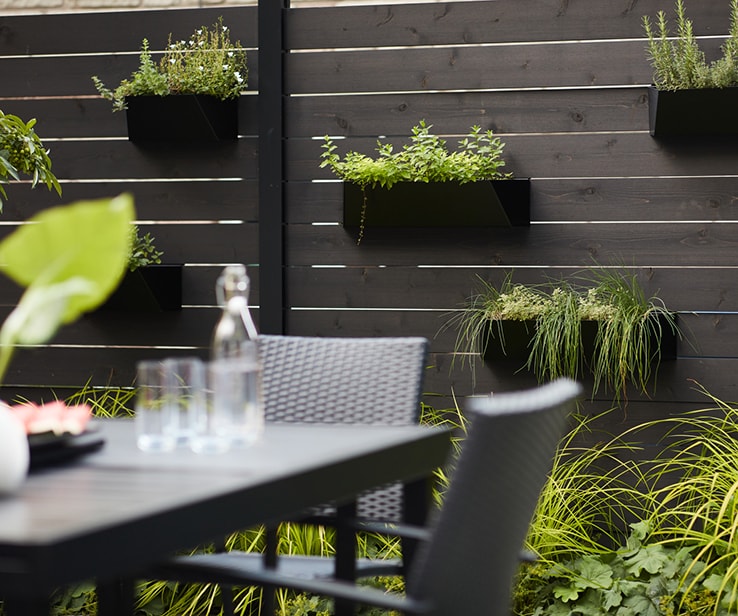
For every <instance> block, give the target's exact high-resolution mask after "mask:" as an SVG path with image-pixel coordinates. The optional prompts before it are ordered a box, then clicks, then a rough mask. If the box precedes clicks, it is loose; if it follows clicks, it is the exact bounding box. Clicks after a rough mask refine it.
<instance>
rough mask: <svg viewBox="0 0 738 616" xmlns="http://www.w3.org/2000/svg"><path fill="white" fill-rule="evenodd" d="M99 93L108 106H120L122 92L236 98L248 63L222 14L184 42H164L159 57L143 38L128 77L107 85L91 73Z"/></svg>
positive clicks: (246, 77) (221, 98)
mask: <svg viewBox="0 0 738 616" xmlns="http://www.w3.org/2000/svg"><path fill="white" fill-rule="evenodd" d="M92 81H93V82H94V84H95V87H96V88H97V91H98V92H99V93H100V95H101V96H103V97H104V98H107V99H108V100H110V101H111V102H112V103H113V110H114V111H120V110H122V109H125V108H126V101H125V99H126V97H127V96H167V95H169V94H203V95H208V96H213V97H215V98H218V99H220V100H228V99H233V98H238V96H239V95H240V93H241V91H242V90H243V89H244V88H246V84H247V81H248V68H247V65H246V52H245V51H244V49H243V47H241V43H240V42H239V41H236V42H235V43H234V42H232V41H231V37H230V31H229V29H228V28H227V27H226V26H224V25H223V18H222V17H221V18H220V19H218V21H217V22H216V23H215V24H213V26H212V29H208V28H207V27H205V26H202V27H200V28H198V29H197V30H195V32H194V33H193V34H192V35H191V36H190V38H189V39H188V40H187V41H184V40H180V41H175V42H172V35H171V34H170V35H169V42H168V45H167V48H166V51H164V55H163V57H162V58H161V60H160V61H159V62H158V63H156V62H154V59H153V58H152V56H151V50H150V49H149V42H148V40H147V39H144V40H143V42H142V44H141V54H140V56H139V67H138V70H136V72H134V73H133V74H132V75H131V77H130V79H124V80H123V81H121V82H120V85H118V87H117V88H115V89H114V90H110V89H109V88H107V87H105V85H104V84H103V83H102V81H101V80H100V79H99V78H98V77H97V76H93V77H92Z"/></svg>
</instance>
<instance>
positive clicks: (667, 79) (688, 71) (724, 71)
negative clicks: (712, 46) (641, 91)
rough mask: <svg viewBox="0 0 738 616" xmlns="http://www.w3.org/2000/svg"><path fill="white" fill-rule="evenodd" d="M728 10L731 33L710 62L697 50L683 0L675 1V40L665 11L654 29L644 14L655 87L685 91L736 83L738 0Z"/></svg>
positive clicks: (658, 17)
mask: <svg viewBox="0 0 738 616" xmlns="http://www.w3.org/2000/svg"><path fill="white" fill-rule="evenodd" d="M730 9H731V17H730V33H729V34H728V38H727V39H726V40H725V42H724V43H723V45H722V47H721V51H722V56H721V57H720V58H718V59H717V60H715V61H714V62H711V63H708V62H707V60H706V59H705V54H704V52H703V51H702V50H701V49H700V48H699V45H698V42H697V39H696V38H695V36H694V30H693V28H692V21H691V20H690V19H688V18H687V15H686V11H685V9H684V2H683V0H677V2H676V21H677V32H676V37H672V34H671V32H670V30H669V24H668V22H667V19H666V14H665V13H664V11H659V12H658V14H657V19H658V22H657V26H656V27H654V26H653V25H652V24H651V20H650V19H649V17H648V15H644V17H643V27H644V29H645V31H646V36H647V37H648V55H649V57H650V59H651V64H652V66H653V70H654V73H653V82H654V85H655V86H656V88H658V89H659V90H687V89H699V88H725V87H728V86H734V85H736V84H738V0H731V2H730Z"/></svg>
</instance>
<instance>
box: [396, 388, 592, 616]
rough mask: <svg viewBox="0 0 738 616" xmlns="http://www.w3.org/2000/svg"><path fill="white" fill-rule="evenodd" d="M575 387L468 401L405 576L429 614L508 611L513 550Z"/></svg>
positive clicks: (515, 561)
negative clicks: (443, 489) (443, 487)
mask: <svg viewBox="0 0 738 616" xmlns="http://www.w3.org/2000/svg"><path fill="white" fill-rule="evenodd" d="M581 390H582V389H581V386H580V385H579V384H578V383H575V382H574V381H571V380H569V379H559V380H557V381H554V382H553V383H550V384H548V385H544V386H541V387H539V388H536V389H533V390H530V391H524V392H517V393H506V394H495V395H493V396H491V397H487V398H478V399H477V398H472V399H471V400H470V401H469V404H468V407H469V410H471V411H472V412H473V415H472V417H471V422H470V428H469V433H468V435H467V437H466V439H465V441H464V443H463V445H462V450H461V454H460V456H459V460H458V463H457V465H456V469H455V470H454V472H453V475H452V478H451V484H450V486H449V489H448V491H447V493H446V495H445V497H444V503H443V507H442V508H441V510H440V512H439V515H438V517H437V519H436V520H435V521H434V524H435V525H434V527H433V535H432V539H431V540H430V542H429V543H428V544H427V545H426V546H425V549H424V550H423V551H421V552H420V553H419V554H418V558H417V560H416V561H415V562H414V563H413V566H412V569H411V571H410V575H409V579H408V594H409V595H410V596H411V597H413V598H415V599H419V600H423V601H429V602H430V604H431V605H432V606H433V608H432V611H431V613H432V614H433V615H434V616H456V615H458V614H464V616H475V615H480V616H481V615H482V614H483V615H484V616H497V615H500V616H502V615H504V616H508V615H509V614H510V598H511V589H512V583H513V578H514V575H515V572H516V570H517V567H518V566H519V554H520V550H521V548H522V546H523V543H524V541H525V537H526V535H527V532H528V529H529V525H530V521H531V518H532V516H533V513H534V511H535V507H536V504H537V502H538V498H539V495H540V491H541V488H542V487H543V485H544V483H545V481H546V478H547V475H548V473H549V472H550V470H551V466H552V461H553V454H554V453H555V451H556V446H557V444H558V442H559V440H560V439H561V437H562V436H563V432H564V428H565V425H566V417H567V415H568V414H569V413H570V412H571V411H572V410H573V409H574V406H575V401H576V398H577V397H578V396H579V395H580V393H581Z"/></svg>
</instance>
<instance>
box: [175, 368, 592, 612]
mask: <svg viewBox="0 0 738 616" xmlns="http://www.w3.org/2000/svg"><path fill="white" fill-rule="evenodd" d="M581 391H582V390H581V386H580V385H579V384H577V383H575V382H574V381H571V380H568V379H559V380H558V381H555V382H553V383H550V384H548V385H545V386H542V387H539V388H537V389H534V390H531V391H526V392H520V393H510V394H498V395H495V396H493V397H489V398H484V399H472V400H471V402H470V404H469V408H470V410H471V411H472V412H473V415H472V418H471V424H470V428H469V434H468V436H467V438H466V440H465V442H464V444H463V447H462V452H461V456H460V458H459V460H458V464H457V466H456V470H455V472H454V474H453V477H452V480H451V486H450V488H449V490H448V492H447V493H446V495H445V498H444V504H443V507H442V509H441V510H440V511H439V513H438V515H437V516H436V517H435V518H434V519H433V521H432V523H431V524H430V525H429V527H428V529H427V530H428V532H427V542H426V543H425V544H424V546H423V549H422V551H421V552H419V554H418V557H417V559H415V560H414V561H413V562H412V563H411V565H410V570H409V572H408V576H407V596H406V597H404V598H399V597H393V596H391V595H388V594H386V593H384V592H381V591H378V590H375V589H371V588H359V587H357V586H355V585H354V584H351V583H349V582H346V581H343V580H336V579H334V578H331V579H329V578H325V579H315V578H305V577H299V576H298V575H295V573H294V572H293V571H292V570H291V568H292V564H293V560H292V558H280V560H279V563H278V566H277V568H276V570H275V569H268V568H265V567H263V566H260V563H259V562H258V561H256V560H254V559H243V558H239V556H238V555H233V554H223V555H222V556H216V557H208V556H207V555H206V556H197V557H194V558H191V559H189V560H188V566H189V573H190V575H191V576H192V577H193V579H196V578H197V577H198V575H197V574H198V571H197V569H198V567H202V571H201V572H200V577H201V578H203V579H204V578H207V579H216V580H218V581H219V582H221V583H225V584H241V585H263V586H266V587H269V588H274V587H286V588H294V589H297V590H301V591H304V592H309V593H313V594H318V595H327V596H333V597H336V598H340V599H342V600H344V601H351V602H356V603H366V604H370V605H376V606H378V607H381V608H384V609H388V610H398V611H400V612H402V613H406V614H431V615H433V616H458V615H460V614H463V615H464V616H490V615H493V616H498V615H499V616H507V615H508V614H509V608H510V591H511V587H512V583H513V577H514V575H515V572H516V569H517V567H518V564H519V559H518V556H519V552H520V548H521V546H522V544H523V541H524V540H525V536H526V533H527V531H528V525H529V523H530V519H531V517H532V515H533V512H534V510H535V506H536V503H537V501H538V496H539V493H540V490H541V488H542V486H543V485H544V483H545V481H546V476H547V474H548V472H549V470H550V468H551V463H552V457H553V453H554V451H555V449H556V445H557V443H558V442H559V440H560V438H561V435H562V433H563V431H564V427H565V424H566V417H567V415H568V414H569V412H570V411H572V410H573V408H574V405H575V400H576V398H577V397H579V395H580V394H581ZM174 563H175V564H176V563H177V560H175V561H174Z"/></svg>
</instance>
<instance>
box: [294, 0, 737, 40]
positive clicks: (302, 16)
mask: <svg viewBox="0 0 738 616" xmlns="http://www.w3.org/2000/svg"><path fill="white" fill-rule="evenodd" d="M659 10H664V11H666V12H667V14H668V15H672V14H673V7H672V6H671V5H665V4H664V2H662V1H660V0H639V1H638V2H633V1H632V0H587V2H557V1H554V0H548V1H545V2H541V1H540V0H515V1H514V2H505V1H493V2H444V3H430V4H422V5H402V4H395V5H380V6H362V7H352V10H350V11H348V10H346V9H345V8H344V7H320V8H310V9H300V8H295V9H292V10H291V11H290V12H289V19H288V20H287V26H288V27H287V31H286V38H287V42H288V45H289V46H290V47H292V48H294V49H310V48H316V47H319V48H325V47H379V46H387V45H449V44H462V43H464V44H475V43H477V44H478V43H492V42H518V41H557V40H573V39H576V40H589V39H613V38H641V37H643V26H642V24H641V17H642V15H652V16H655V15H656V13H657V12H658V11H659ZM687 12H688V15H689V17H690V18H691V19H693V21H694V31H695V34H696V35H698V36H700V35H724V34H727V32H728V24H729V6H728V5H727V4H726V3H717V2H701V3H700V2H692V3H691V4H690V5H689V6H688V7H687ZM325 24H331V27H330V28H328V29H326V27H325Z"/></svg>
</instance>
